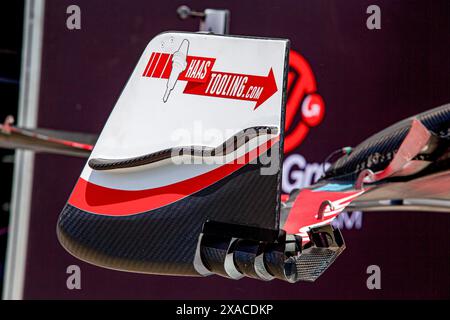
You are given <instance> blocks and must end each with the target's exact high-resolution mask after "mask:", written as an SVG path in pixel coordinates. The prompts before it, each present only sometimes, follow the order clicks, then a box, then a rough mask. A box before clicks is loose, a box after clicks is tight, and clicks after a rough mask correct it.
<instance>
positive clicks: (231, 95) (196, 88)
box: [183, 68, 278, 109]
mask: <svg viewBox="0 0 450 320" xmlns="http://www.w3.org/2000/svg"><path fill="white" fill-rule="evenodd" d="M277 91H278V88H277V84H276V82H275V77H274V75H273V70H272V68H270V71H269V74H268V75H267V76H255V75H245V74H238V73H229V72H217V71H212V72H211V76H210V78H209V80H208V81H206V82H203V83H199V82H191V81H189V82H188V83H187V85H186V88H185V89H184V92H183V93H187V94H197V95H203V96H209V97H218V98H226V99H238V100H245V101H255V102H256V104H255V109H256V108H258V107H259V106H260V105H261V104H263V103H264V102H265V101H266V100H267V99H269V98H270V97H271V96H272V95H274V94H275V93H276V92H277Z"/></svg>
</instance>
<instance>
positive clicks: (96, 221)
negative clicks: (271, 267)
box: [58, 145, 279, 275]
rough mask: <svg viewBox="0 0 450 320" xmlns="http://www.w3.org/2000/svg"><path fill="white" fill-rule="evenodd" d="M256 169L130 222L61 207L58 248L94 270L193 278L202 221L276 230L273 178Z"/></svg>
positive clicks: (240, 172) (244, 170) (238, 173)
mask: <svg viewBox="0 0 450 320" xmlns="http://www.w3.org/2000/svg"><path fill="white" fill-rule="evenodd" d="M277 146H278V145H277ZM260 167H261V166H260V165H259V164H258V165H256V164H249V165H246V166H244V167H243V168H241V169H240V170H238V171H236V172H234V173H233V174H232V175H230V176H228V177H227V178H225V179H222V180H220V181H219V182H217V183H216V184H214V185H212V186H210V187H208V188H206V189H203V190H201V191H199V192H197V193H195V194H193V195H191V196H189V197H186V198H184V199H182V200H180V201H177V202H175V203H173V204H170V205H167V206H165V207H162V208H159V209H156V210H153V211H150V212H144V213H140V214H137V215H133V216H125V217H112V216H102V215H96V214H92V213H87V212H84V211H82V210H79V209H77V208H75V207H73V206H71V205H69V204H67V205H66V206H65V208H64V209H63V211H62V213H61V215H60V218H59V221H58V236H59V239H60V242H61V243H62V245H63V246H64V247H65V248H66V249H67V250H68V251H69V252H71V253H72V254H73V255H75V256H76V257H78V258H80V259H82V260H85V261H87V262H90V263H93V264H95V265H100V266H104V267H108V268H112V269H119V270H127V271H134V272H144V273H158V274H176V275H196V274H197V272H196V271H195V269H194V266H193V260H194V254H195V250H196V246H197V241H198V236H199V234H200V232H201V230H202V226H203V223H204V222H205V221H206V220H207V219H212V220H215V221H222V222H228V223H236V224H245V225H251V226H258V227H262V228H268V229H277V228H278V220H279V217H278V215H279V214H278V212H279V208H278V202H277V197H278V193H279V173H278V174H275V175H260ZM277 186H278V187H277Z"/></svg>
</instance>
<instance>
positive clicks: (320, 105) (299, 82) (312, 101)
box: [284, 50, 325, 153]
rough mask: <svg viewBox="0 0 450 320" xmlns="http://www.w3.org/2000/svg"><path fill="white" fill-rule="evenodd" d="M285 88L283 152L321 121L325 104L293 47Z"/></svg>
mask: <svg viewBox="0 0 450 320" xmlns="http://www.w3.org/2000/svg"><path fill="white" fill-rule="evenodd" d="M287 90H288V99H287V103H286V122H285V138H284V152H285V153H289V152H291V151H293V150H294V149H295V148H297V147H298V146H299V145H300V144H301V143H302V142H303V140H305V138H306V136H307V135H308V133H309V130H310V129H311V128H312V127H315V126H317V125H318V124H320V123H321V122H322V120H323V117H324V114H325V103H324V101H323V99H322V97H321V96H320V95H319V94H318V93H317V92H316V91H317V85H316V79H315V77H314V73H313V71H312V69H311V66H310V65H309V63H308V62H307V61H306V59H305V58H304V57H302V56H301V55H300V54H299V53H297V52H296V51H294V50H291V51H290V54H289V73H288V83H287Z"/></svg>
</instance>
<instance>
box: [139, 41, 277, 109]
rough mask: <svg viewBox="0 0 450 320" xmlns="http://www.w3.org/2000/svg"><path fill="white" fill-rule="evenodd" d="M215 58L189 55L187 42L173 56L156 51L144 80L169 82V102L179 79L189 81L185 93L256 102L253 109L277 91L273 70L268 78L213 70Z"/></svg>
mask: <svg viewBox="0 0 450 320" xmlns="http://www.w3.org/2000/svg"><path fill="white" fill-rule="evenodd" d="M215 62H216V58H208V57H198V56H192V55H189V40H187V39H184V40H183V41H182V42H181V44H180V46H179V47H178V49H177V50H176V51H175V52H174V53H173V54H170V53H164V52H153V53H152V54H151V56H150V58H149V61H148V63H147V66H146V68H145V70H144V73H143V74H142V76H143V77H150V78H161V79H167V83H166V91H165V93H164V96H163V101H164V102H167V101H168V99H169V96H170V93H171V92H172V90H173V89H174V88H175V85H176V83H177V81H178V80H180V81H186V82H187V84H186V87H185V88H184V91H183V93H184V94H195V95H202V96H208V97H218V98H225V99H237V100H244V101H253V102H255V104H254V109H256V108H258V107H259V106H260V105H261V104H263V103H264V102H265V101H266V100H267V99H269V98H270V97H271V96H272V95H273V94H275V93H276V92H277V91H278V88H277V84H276V82H275V77H274V74H273V70H272V68H270V70H268V71H267V75H250V74H239V73H231V72H223V71H217V70H213V68H214V63H215Z"/></svg>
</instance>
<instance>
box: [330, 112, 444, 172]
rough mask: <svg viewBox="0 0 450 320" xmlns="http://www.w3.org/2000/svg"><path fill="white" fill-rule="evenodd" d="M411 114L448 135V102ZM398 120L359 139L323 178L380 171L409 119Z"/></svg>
mask: <svg viewBox="0 0 450 320" xmlns="http://www.w3.org/2000/svg"><path fill="white" fill-rule="evenodd" d="M413 118H417V119H418V120H420V121H421V122H422V124H423V125H424V126H425V127H426V128H427V129H428V130H430V131H431V132H432V133H433V134H435V135H436V136H438V137H441V138H445V139H448V137H449V128H450V104H446V105H444V106H441V107H438V108H435V109H432V110H429V111H426V112H424V113H421V114H419V115H416V116H415V117H413ZM413 118H409V119H405V120H403V121H400V122H398V123H396V124H394V125H392V126H390V127H388V128H386V129H384V130H383V131H381V132H379V133H377V134H375V135H373V136H371V137H370V138H368V139H367V140H365V141H364V142H362V143H360V144H359V145H358V146H357V147H356V148H354V149H353V151H352V152H351V153H350V154H349V155H346V156H343V157H341V158H340V159H338V160H337V161H336V162H335V163H334V164H333V165H332V166H331V167H330V168H329V169H328V170H327V172H326V174H325V176H324V178H323V179H324V180H326V179H348V180H354V179H355V178H356V175H357V174H358V173H359V172H360V171H362V170H364V169H367V168H369V169H371V170H372V171H374V172H375V171H379V170H382V169H384V168H385V167H386V166H387V165H388V164H389V162H390V161H391V160H392V158H393V156H394V154H395V152H396V151H397V150H398V148H399V147H400V145H401V143H402V141H403V139H404V138H405V137H406V135H407V133H408V131H409V129H410V127H411V123H412V119H413Z"/></svg>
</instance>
